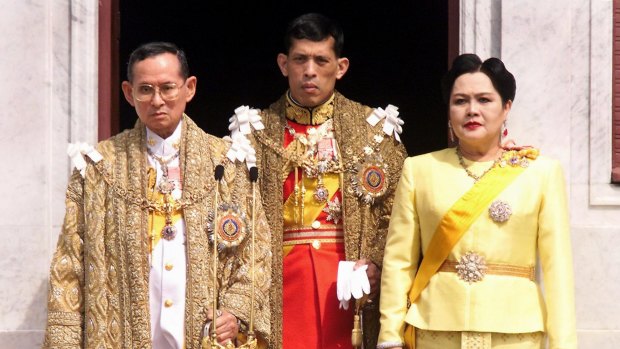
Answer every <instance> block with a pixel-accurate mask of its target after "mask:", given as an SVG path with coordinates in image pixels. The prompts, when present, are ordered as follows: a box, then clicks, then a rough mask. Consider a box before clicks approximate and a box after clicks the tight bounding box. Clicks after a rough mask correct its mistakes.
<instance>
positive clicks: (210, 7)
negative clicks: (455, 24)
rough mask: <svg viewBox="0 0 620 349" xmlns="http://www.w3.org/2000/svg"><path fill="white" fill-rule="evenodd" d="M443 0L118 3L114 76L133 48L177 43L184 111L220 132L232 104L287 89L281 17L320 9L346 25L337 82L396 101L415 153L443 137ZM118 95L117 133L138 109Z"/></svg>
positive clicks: (271, 97)
mask: <svg viewBox="0 0 620 349" xmlns="http://www.w3.org/2000/svg"><path fill="white" fill-rule="evenodd" d="M448 2H449V0H444V1H437V0H418V1H411V0H409V1H393V2H371V4H372V5H371V4H364V5H362V3H359V2H358V3H355V2H345V1H341V2H336V1H313V2H307V3H305V2H304V3H301V2H300V3H295V2H291V1H273V2H265V3H263V2H259V1H254V2H232V1H221V2H220V1H209V2H202V1H200V2H199V1H196V2H192V1H178V2H170V1H166V2H164V1H159V0H155V1H142V0H137V1H120V4H119V11H120V42H119V59H120V69H119V74H120V76H119V81H118V83H120V81H122V80H124V79H125V76H126V66H125V62H126V61H127V59H128V56H129V53H130V52H131V50H132V49H134V48H135V47H136V46H138V45H139V44H141V43H144V42H148V41H159V40H161V41H171V42H174V43H176V44H177V45H178V46H180V47H181V48H183V49H184V50H185V51H186V53H187V56H188V60H189V64H190V69H191V74H192V75H196V76H197V77H198V90H197V94H196V97H195V98H194V100H193V101H192V102H191V103H190V104H189V105H188V110H187V113H188V115H190V116H191V117H192V118H193V119H194V120H195V121H196V122H197V123H198V124H199V125H200V126H201V127H202V128H203V129H204V130H205V131H207V132H208V133H211V134H214V135H217V136H224V135H227V134H228V129H227V126H228V118H229V117H230V116H231V115H232V114H233V110H234V109H235V108H236V107H238V106H240V105H249V106H251V107H254V108H265V107H267V106H268V105H269V104H270V103H272V102H273V101H275V100H276V99H278V98H279V97H280V96H281V95H282V93H284V91H285V90H286V87H287V86H286V80H285V79H284V78H283V77H282V76H281V74H280V72H279V70H278V68H277V66H276V56H277V54H278V53H279V52H280V51H281V47H282V36H283V32H284V29H285V27H286V24H287V23H288V21H290V20H291V19H293V18H294V17H296V16H298V15H300V14H303V13H306V12H321V13H323V14H325V15H327V16H329V17H332V18H333V19H335V20H337V21H338V22H339V23H340V24H341V26H342V27H343V29H344V32H345V56H347V57H348V58H349V59H350V61H351V66H350V69H349V71H348V73H347V75H346V76H345V77H344V78H343V79H342V80H341V81H339V82H338V84H337V85H336V87H337V89H338V90H339V91H340V92H342V93H343V94H344V95H345V96H347V97H348V98H350V99H353V100H356V101H359V102H362V103H364V104H366V105H369V106H372V107H383V108H385V107H386V106H387V104H394V105H396V106H398V107H399V110H400V117H401V118H403V120H404V121H405V126H404V134H403V137H402V138H403V142H404V143H405V146H406V147H407V150H408V152H409V154H410V155H414V154H420V153H424V152H428V151H432V150H436V149H440V148H443V147H445V146H446V144H447V137H446V108H445V106H444V105H443V103H442V101H441V94H440V89H439V81H440V78H441V76H442V75H443V73H444V72H445V71H446V69H447V61H448V58H447V57H448ZM119 99H120V103H119V104H120V121H119V123H120V125H119V126H120V127H119V128H120V129H121V130H122V129H126V128H129V127H132V126H133V124H134V122H135V120H136V115H135V112H134V111H133V109H132V108H131V107H130V106H129V105H128V104H127V102H126V101H125V100H124V98H123V97H122V96H121V95H119Z"/></svg>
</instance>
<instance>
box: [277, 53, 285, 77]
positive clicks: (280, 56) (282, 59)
mask: <svg viewBox="0 0 620 349" xmlns="http://www.w3.org/2000/svg"><path fill="white" fill-rule="evenodd" d="M277 62H278V67H279V68H280V72H282V75H284V76H288V56H287V55H285V54H284V53H280V54H278V58H277Z"/></svg>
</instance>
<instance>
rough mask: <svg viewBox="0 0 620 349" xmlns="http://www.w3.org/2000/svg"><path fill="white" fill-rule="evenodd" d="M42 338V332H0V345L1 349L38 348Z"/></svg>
mask: <svg viewBox="0 0 620 349" xmlns="http://www.w3.org/2000/svg"><path fill="white" fill-rule="evenodd" d="M43 336H44V334H43V331H10V332H4V331H0V343H2V349H25V348H28V349H30V348H40V347H41V345H42V344H43Z"/></svg>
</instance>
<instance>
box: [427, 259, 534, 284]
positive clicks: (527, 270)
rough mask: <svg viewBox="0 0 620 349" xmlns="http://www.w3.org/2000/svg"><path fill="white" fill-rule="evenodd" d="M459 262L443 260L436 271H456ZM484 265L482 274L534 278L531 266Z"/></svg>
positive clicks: (532, 279)
mask: <svg viewBox="0 0 620 349" xmlns="http://www.w3.org/2000/svg"><path fill="white" fill-rule="evenodd" d="M461 264H462V263H461V262H455V261H445V262H443V264H442V265H441V267H440V268H439V270H438V271H445V272H452V273H458V272H459V270H458V269H457V267H456V266H457V265H461ZM484 266H485V267H486V268H484V272H483V274H489V275H507V276H516V277H522V278H526V279H530V280H531V281H535V280H536V269H535V268H534V267H533V266H530V267H522V266H519V265H510V264H486V263H485V264H484ZM466 281H467V280H466ZM474 281H476V280H474Z"/></svg>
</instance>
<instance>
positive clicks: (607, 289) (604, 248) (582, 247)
mask: <svg viewBox="0 0 620 349" xmlns="http://www.w3.org/2000/svg"><path fill="white" fill-rule="evenodd" d="M572 236H573V260H574V265H575V297H576V300H577V301H576V303H577V304H576V314H577V328H578V329H579V330H599V331H600V330H607V331H620V322H619V321H618V319H620V302H618V301H617V298H618V297H617V295H618V294H619V293H620V268H618V265H620V254H618V253H617V248H616V246H618V245H619V244H620V228H618V227H603V226H593V227H573V228H572ZM590 348H595V347H590ZM596 348H597V347H596Z"/></svg>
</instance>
